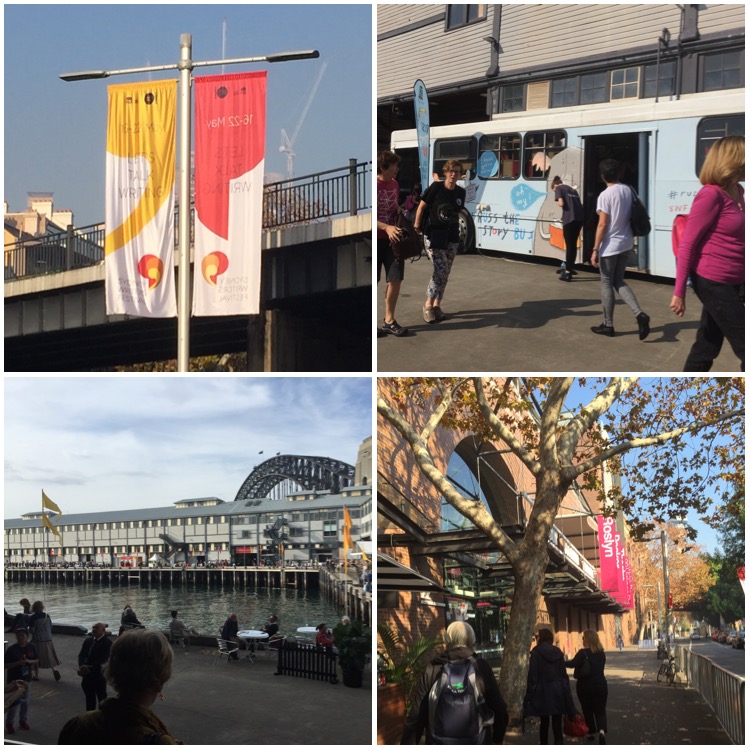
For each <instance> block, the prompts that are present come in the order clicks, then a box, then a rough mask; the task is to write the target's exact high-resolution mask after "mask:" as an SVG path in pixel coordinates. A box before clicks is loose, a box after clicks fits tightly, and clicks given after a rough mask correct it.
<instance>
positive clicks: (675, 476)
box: [377, 377, 744, 724]
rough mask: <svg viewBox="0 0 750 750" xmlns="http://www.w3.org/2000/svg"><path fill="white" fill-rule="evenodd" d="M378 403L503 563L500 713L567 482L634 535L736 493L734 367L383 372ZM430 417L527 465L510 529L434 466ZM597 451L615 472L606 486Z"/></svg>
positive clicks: (738, 426) (740, 474) (739, 478)
mask: <svg viewBox="0 0 750 750" xmlns="http://www.w3.org/2000/svg"><path fill="white" fill-rule="evenodd" d="M377 410H378V414H379V416H380V417H381V419H383V420H385V421H386V422H387V423H388V424H389V425H391V426H392V427H393V428H395V430H397V431H398V433H399V434H400V435H401V437H402V438H403V439H404V441H405V442H406V443H407V444H408V445H409V447H410V449H411V451H412V452H413V455H414V459H415V461H416V464H417V466H418V467H419V471H420V472H421V473H422V474H423V475H424V476H425V477H426V478H427V479H428V480H429V481H430V482H431V483H432V485H434V487H435V489H436V490H437V491H438V492H439V493H440V494H441V495H442V496H443V497H444V498H445V500H446V501H447V502H448V503H449V504H450V505H452V506H453V507H454V508H455V509H456V510H457V511H458V512H459V513H461V514H462V515H463V516H464V517H465V518H467V519H468V520H469V521H471V523H472V524H473V525H474V526H475V527H477V528H478V529H481V530H482V531H483V532H484V533H485V534H486V535H487V536H488V537H489V538H490V539H491V540H492V541H493V543H494V544H495V545H496V546H497V549H498V550H499V551H500V552H501V553H502V555H503V556H504V557H505V558H506V559H507V561H508V562H509V564H510V565H511V567H512V570H513V577H514V594H513V605H512V608H511V616H510V623H509V627H508V632H507V637H506V641H505V651H504V655H503V668H502V670H501V676H500V688H501V692H502V694H503V696H504V697H505V700H506V701H507V703H508V708H509V712H510V717H511V724H517V723H519V722H520V720H521V718H522V703H523V695H524V692H525V689H526V674H527V669H528V657H529V638H530V634H531V633H532V632H533V628H534V624H535V614H536V611H537V605H538V603H539V601H540V599H541V596H542V588H543V584H544V575H545V570H546V568H547V564H548V561H549V557H548V550H547V539H548V537H549V532H550V529H551V527H552V524H553V522H554V519H555V517H556V515H557V514H558V510H559V508H560V504H561V502H562V500H563V498H564V497H565V495H566V493H567V492H568V490H569V489H570V488H571V485H572V484H573V483H574V482H576V483H577V484H578V486H580V487H582V488H585V489H589V490H593V491H596V492H598V494H599V499H600V501H601V503H602V506H603V507H604V508H605V509H606V512H607V513H608V514H614V513H615V512H617V511H618V510H620V509H621V510H623V511H624V513H625V516H626V518H627V519H628V522H629V526H630V530H631V534H632V535H634V536H635V537H640V536H643V535H644V534H646V533H647V532H648V531H650V530H651V529H653V528H654V525H655V524H656V523H658V522H663V521H666V520H668V519H671V518H680V519H685V518H686V517H687V516H686V514H687V512H688V511H689V510H693V511H696V512H697V513H698V514H699V517H700V518H701V519H702V520H704V521H706V522H708V523H717V522H718V521H719V520H720V519H721V516H722V514H726V513H732V512H733V510H734V509H733V507H732V503H733V502H736V497H737V493H736V492H735V490H734V487H733V485H738V486H739V485H741V487H742V490H743V493H742V494H743V495H744V380H743V379H742V378H731V379H730V378H725V379H708V378H706V379H704V378H670V379H650V380H645V381H642V382H641V381H639V379H638V378H611V379H604V378H589V379H584V378H579V379H576V378H507V379H500V378H497V379H496V378H480V377H475V378H392V379H387V380H384V381H380V383H379V388H378V398H377ZM439 425H442V426H444V427H447V428H452V429H458V430H469V431H471V432H472V433H474V434H475V435H476V436H477V437H478V438H479V439H480V440H484V439H486V440H492V441H502V442H503V443H504V444H505V445H506V446H507V448H508V449H509V450H511V451H512V452H513V453H514V454H515V455H516V456H517V457H518V459H520V461H522V462H523V464H524V465H525V466H526V467H527V469H528V470H529V471H530V472H531V473H532V474H533V476H534V478H535V481H536V492H535V495H534V505H533V509H532V511H531V513H530V514H529V517H528V519H527V523H526V526H525V530H524V534H523V537H522V538H521V539H520V540H519V541H514V540H513V539H511V538H510V537H509V536H508V535H507V534H506V533H505V532H504V531H503V529H502V527H501V526H500V524H499V523H497V522H496V521H495V520H494V518H493V517H492V515H491V514H490V513H489V511H488V510H487V509H486V508H485V506H484V505H483V504H482V503H479V502H477V501H476V500H475V499H473V498H470V497H466V496H465V495H464V494H462V493H461V492H460V491H459V490H458V489H457V488H456V487H455V486H454V485H453V484H452V483H451V482H450V481H449V480H448V478H447V477H446V475H445V473H444V472H443V471H442V470H441V469H440V468H438V466H437V465H436V464H437V462H436V460H435V456H434V455H433V453H432V449H433V447H434V443H433V447H431V437H432V436H433V433H434V432H435V430H436V429H437V428H438V426H439ZM605 463H606V464H607V469H608V470H609V471H610V472H611V473H614V474H619V475H620V476H621V478H622V484H621V485H620V484H619V483H615V484H614V486H613V487H612V488H610V489H608V490H607V492H606V496H605V490H604V487H603V483H602V467H603V465H604V464H605ZM621 487H622V488H624V489H625V491H624V492H623V491H622V489H621ZM686 528H687V532H688V536H689V537H694V536H695V533H696V531H695V529H694V528H692V527H690V525H689V523H686Z"/></svg>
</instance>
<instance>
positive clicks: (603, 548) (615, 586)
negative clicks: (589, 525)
mask: <svg viewBox="0 0 750 750" xmlns="http://www.w3.org/2000/svg"><path fill="white" fill-rule="evenodd" d="M596 520H597V524H598V527H599V563H600V566H601V580H602V590H603V591H605V592H606V593H607V594H609V595H610V596H611V597H612V598H613V599H616V600H618V601H619V599H620V587H621V584H622V580H623V578H622V573H621V564H622V554H621V552H620V535H619V534H618V533H617V528H616V525H615V519H614V518H605V517H604V516H597V519H596ZM623 594H624V591H623Z"/></svg>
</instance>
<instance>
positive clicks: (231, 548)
mask: <svg viewBox="0 0 750 750" xmlns="http://www.w3.org/2000/svg"><path fill="white" fill-rule="evenodd" d="M371 446H372V439H371V438H368V439H367V440H366V441H365V442H364V443H363V444H362V447H361V448H360V452H359V458H358V462H357V463H358V465H360V464H361V466H362V471H365V470H367V472H368V475H369V474H371V472H372V468H371V467H372V463H371V450H372V447H371ZM365 455H369V456H370V459H369V460H370V465H369V466H370V468H369V469H366V459H365ZM261 466H262V465H261ZM61 505H62V504H61ZM344 508H346V509H347V510H348V512H349V516H350V518H351V530H350V534H351V539H352V542H353V543H354V545H355V546H354V548H353V549H352V550H350V551H349V552H350V556H354V557H361V553H362V550H363V549H364V548H367V549H369V541H370V539H371V535H372V486H371V485H352V486H346V487H343V488H342V489H341V490H340V491H339V492H337V493H333V492H331V491H330V490H328V489H304V490H300V491H298V492H294V493H291V494H289V495H287V496H286V497H283V498H276V497H259V498H243V499H241V500H236V501H234V502H224V501H223V500H221V499H219V498H217V497H206V498H190V499H185V500H179V501H177V502H175V503H174V504H173V506H169V507H160V508H143V509H140V510H110V511H99V512H92V513H71V514H67V513H65V512H64V510H65V508H64V507H62V510H63V516H61V517H60V521H59V522H58V521H57V520H56V519H55V517H54V516H52V519H53V523H54V524H55V526H56V528H57V529H58V530H59V531H60V534H61V536H62V543H61V542H60V540H59V539H58V538H57V536H56V535H54V534H53V533H51V532H50V531H49V530H48V529H46V528H45V527H43V526H42V522H41V511H38V512H31V513H27V514H25V515H23V516H22V517H21V518H20V519H12V520H6V521H5V524H4V525H5V531H4V553H5V564H6V565H19V564H21V565H22V564H35V565H39V564H42V563H55V562H56V563H60V564H64V563H68V564H70V563H73V564H81V563H83V564H91V565H114V566H120V565H132V566H145V565H149V564H150V565H167V564H169V565H173V564H175V563H180V564H190V565H191V566H194V565H209V564H212V565H213V564H236V565H240V566H243V565H259V564H274V565H275V564H277V563H278V562H279V561H280V560H282V559H283V560H284V562H285V563H287V564H289V563H292V564H294V563H298V564H305V563H319V562H325V561H326V560H330V559H334V560H336V559H339V558H340V557H342V556H343V554H344V524H345V519H344ZM360 542H367V543H368V544H367V545H361V544H360ZM368 556H369V555H368Z"/></svg>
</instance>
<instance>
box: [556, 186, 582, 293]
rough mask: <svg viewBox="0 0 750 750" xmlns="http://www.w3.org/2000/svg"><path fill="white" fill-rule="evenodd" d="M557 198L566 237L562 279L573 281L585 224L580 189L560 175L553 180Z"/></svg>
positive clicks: (561, 271) (561, 270) (561, 272)
mask: <svg viewBox="0 0 750 750" xmlns="http://www.w3.org/2000/svg"><path fill="white" fill-rule="evenodd" d="M552 190H553V191H554V193H555V200H556V201H557V204H558V205H559V206H560V207H561V208H562V210H563V214H562V225H563V237H564V239H565V263H563V267H562V268H561V269H560V281H572V280H573V276H574V275H575V273H576V271H575V265H576V255H577V254H578V236H579V235H580V234H581V227H582V226H583V206H582V205H581V196H580V195H578V191H577V190H576V189H575V188H574V187H571V186H570V185H566V184H565V183H563V181H562V180H561V179H560V178H559V177H555V178H553V180H552Z"/></svg>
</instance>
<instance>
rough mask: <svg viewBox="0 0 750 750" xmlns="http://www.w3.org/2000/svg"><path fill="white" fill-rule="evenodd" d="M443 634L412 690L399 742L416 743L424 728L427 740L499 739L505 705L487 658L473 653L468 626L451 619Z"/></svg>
mask: <svg viewBox="0 0 750 750" xmlns="http://www.w3.org/2000/svg"><path fill="white" fill-rule="evenodd" d="M444 640H445V646H446V650H445V652H444V653H442V654H439V655H438V656H437V657H435V658H434V659H433V660H432V663H431V664H430V665H428V666H427V668H426V669H425V670H424V672H423V673H422V677H421V679H420V681H419V684H418V685H417V687H416V689H415V691H414V695H413V697H412V707H411V711H410V713H409V716H408V718H407V720H406V726H405V728H404V732H403V735H402V737H401V744H402V745H418V744H419V742H420V740H421V739H422V736H423V735H424V734H426V735H427V744H428V745H489V744H493V743H494V744H497V745H499V744H501V743H502V741H503V737H504V736H505V729H506V727H507V726H508V708H507V706H506V705H505V701H504V700H503V698H502V696H501V695H500V689H499V688H498V686H497V681H496V680H495V676H494V674H493V672H492V669H491V668H490V666H489V664H487V662H486V661H484V659H481V658H479V657H478V656H477V655H476V654H475V653H474V644H475V642H476V636H475V635H474V630H473V629H472V627H471V625H469V624H468V623H465V622H452V623H451V624H450V625H449V626H448V628H447V630H446V631H445V636H444Z"/></svg>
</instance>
